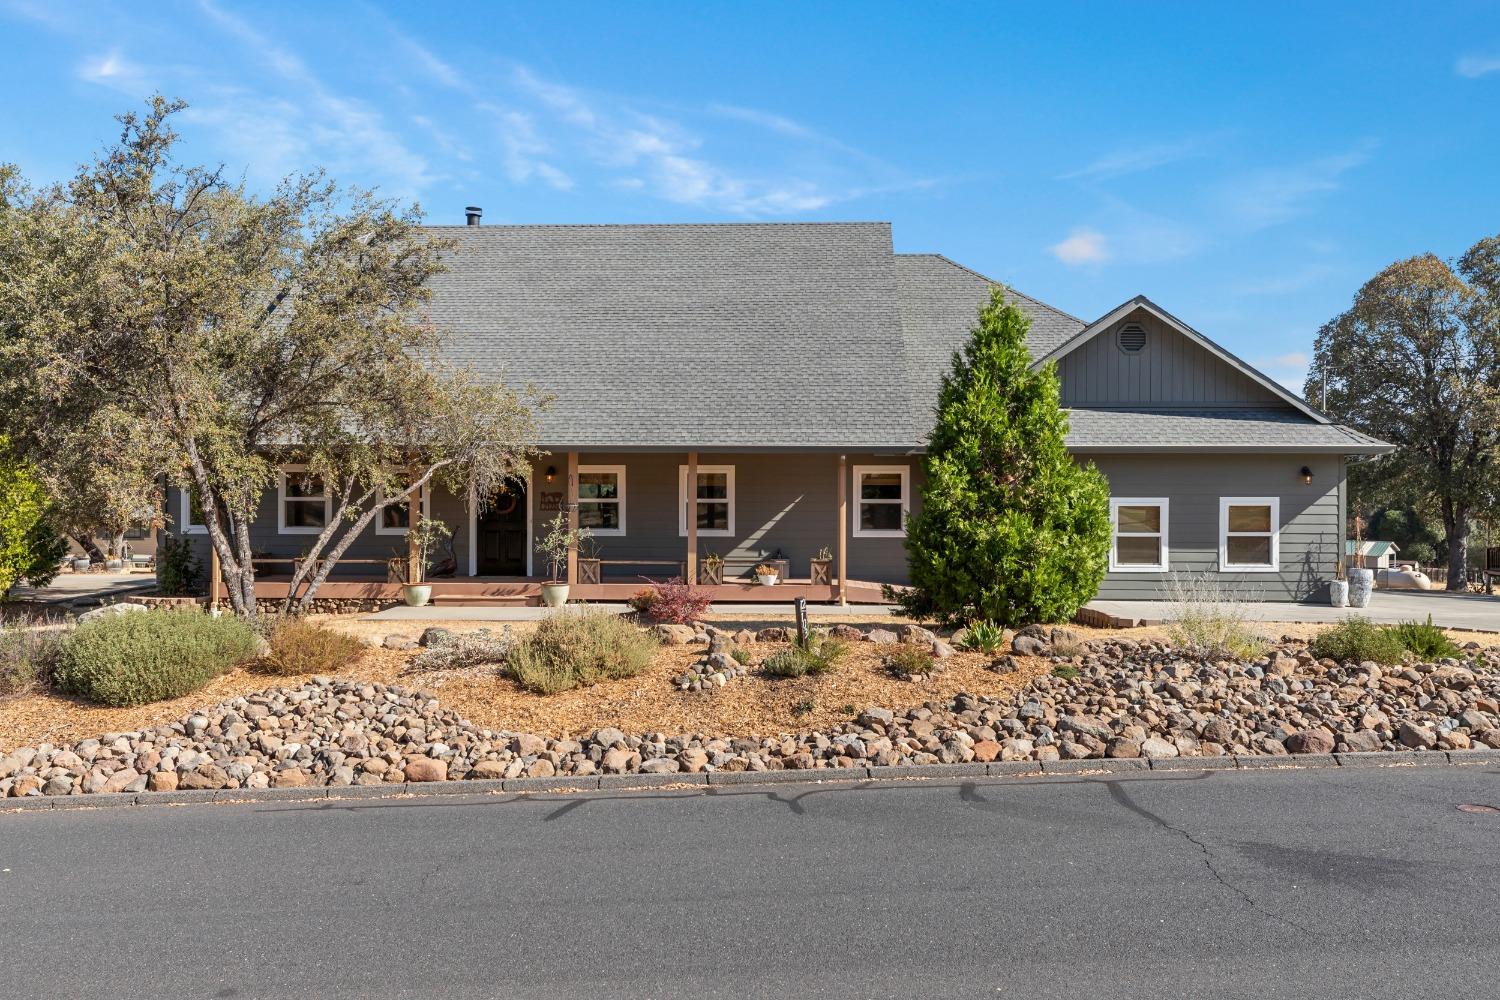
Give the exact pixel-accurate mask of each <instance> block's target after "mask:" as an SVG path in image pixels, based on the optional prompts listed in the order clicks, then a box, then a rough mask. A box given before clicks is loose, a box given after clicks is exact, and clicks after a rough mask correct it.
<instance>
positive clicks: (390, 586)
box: [255, 576, 885, 607]
mask: <svg viewBox="0 0 1500 1000" xmlns="http://www.w3.org/2000/svg"><path fill="white" fill-rule="evenodd" d="M290 579H291V578H290V577H287V576H282V577H258V578H257V579H256V581H255V596H256V597H258V598H265V599H268V600H270V599H277V598H281V597H284V596H286V588H287V584H288V583H289V582H290ZM427 582H428V583H429V584H430V585H431V586H432V603H433V604H434V605H437V606H440V607H442V606H448V607H539V606H541V604H542V584H543V583H546V582H547V579H546V577H540V576H537V577H458V578H454V579H443V580H428V581H427ZM401 586H402V585H401V584H399V583H390V582H387V581H385V580H359V579H350V578H337V579H330V580H328V581H326V582H325V583H324V584H323V585H322V586H321V587H319V588H318V597H320V598H327V599H329V600H360V601H376V602H389V603H391V604H399V603H401V601H402V593H401ZM646 586H647V582H646V581H645V580H644V579H638V580H635V581H626V580H605V581H604V582H602V583H582V584H573V585H572V587H571V589H570V590H569V593H568V597H569V600H573V601H584V602H589V603H597V604H603V603H621V602H624V601H628V600H630V598H631V597H633V596H634V595H635V594H636V592H637V591H639V590H641V589H642V588H644V587H646ZM694 589H695V590H697V591H699V592H700V593H706V594H708V595H709V597H710V599H712V600H713V601H714V603H716V604H736V603H748V604H791V603H792V602H794V601H796V599H797V598H799V597H802V598H806V599H807V600H808V601H809V602H813V603H838V602H839V588H838V585H837V582H836V581H835V582H834V583H832V584H814V583H811V582H809V581H807V580H782V581H781V582H779V583H777V584H776V585H775V586H771V587H764V586H761V585H760V584H758V583H749V582H745V583H741V582H738V581H727V582H725V583H722V584H717V585H711V586H700V587H695V588H694ZM884 601H885V599H884V598H883V597H882V596H881V585H880V584H878V583H871V582H868V581H858V580H850V581H848V583H847V585H846V586H845V588H844V602H845V603H849V604H882V603H884Z"/></svg>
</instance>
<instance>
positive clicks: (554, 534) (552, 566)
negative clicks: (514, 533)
mask: <svg viewBox="0 0 1500 1000" xmlns="http://www.w3.org/2000/svg"><path fill="white" fill-rule="evenodd" d="M588 537H589V530H588V529H587V528H569V527H568V514H567V511H561V510H560V511H558V512H557V516H556V517H554V518H553V519H552V520H550V521H548V522H547V533H546V534H545V535H543V536H542V537H541V540H540V541H538V542H537V543H536V550H537V551H538V552H540V553H541V554H542V558H544V559H546V560H547V575H548V579H547V582H546V583H544V584H542V603H543V604H545V605H547V607H549V608H560V607H562V606H563V605H564V604H567V603H568V582H567V581H566V580H564V579H563V578H562V574H563V572H564V571H565V569H566V568H567V565H568V550H569V549H571V548H573V547H574V546H576V545H577V544H578V543H579V542H581V541H583V540H584V539H586V538H588Z"/></svg>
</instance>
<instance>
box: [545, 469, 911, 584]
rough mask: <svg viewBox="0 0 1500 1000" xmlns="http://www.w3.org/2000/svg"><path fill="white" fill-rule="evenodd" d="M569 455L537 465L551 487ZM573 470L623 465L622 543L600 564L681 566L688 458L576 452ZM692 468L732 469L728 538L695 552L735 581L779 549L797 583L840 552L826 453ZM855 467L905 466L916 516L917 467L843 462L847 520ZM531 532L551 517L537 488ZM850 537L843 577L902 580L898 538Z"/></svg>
mask: <svg viewBox="0 0 1500 1000" xmlns="http://www.w3.org/2000/svg"><path fill="white" fill-rule="evenodd" d="M566 464H567V457H566V455H563V454H554V455H552V456H549V457H548V458H546V459H544V460H543V461H542V462H540V463H538V466H539V469H542V470H545V468H546V467H547V466H548V465H553V466H555V467H556V468H557V469H558V471H559V473H560V474H559V476H558V484H557V485H556V486H555V487H551V488H553V489H555V490H563V489H565V488H566V487H565V484H564V483H563V482H562V476H561V473H562V470H563V469H564V468H565V467H566ZM578 464H579V465H580V466H592V465H623V466H625V470H626V471H625V529H626V534H625V535H624V536H623V537H610V536H602V537H599V538H597V539H595V542H596V547H597V549H598V556H599V558H601V559H606V560H610V559H631V558H636V559H665V560H674V561H677V560H682V559H685V558H686V554H687V538H685V537H684V536H682V535H679V534H678V518H677V504H678V494H677V485H678V483H677V477H678V467H679V466H682V465H686V464H687V455H686V454H661V453H639V454H608V453H587V452H586V453H582V454H580V455H579V458H578ZM698 464H699V466H710V465H732V466H734V470H735V524H734V528H735V531H734V535H733V537H722V536H700V537H699V539H698V552H699V554H700V556H701V555H703V554H706V553H708V552H715V553H718V554H719V555H721V556H723V557H725V559H727V560H729V563H730V565H729V567H728V571H729V573H731V574H734V575H738V574H741V573H743V572H744V570H746V569H748V568H749V567H750V565H751V564H753V562H754V561H755V560H758V559H764V558H769V557H770V556H771V554H772V553H773V552H775V551H776V550H777V549H780V550H781V551H782V552H783V553H784V554H785V555H786V557H787V558H788V559H789V560H790V561H791V575H792V576H793V577H796V578H799V579H801V578H805V577H806V576H807V575H808V573H809V565H808V564H809V562H810V560H811V559H812V557H813V555H814V554H815V553H816V552H817V551H818V549H820V548H822V547H823V546H827V547H828V549H829V550H830V551H832V552H835V553H836V552H837V550H838V535H837V532H838V457H837V456H836V455H830V454H790V453H788V454H772V455H755V454H742V453H735V454H715V453H713V452H701V453H699V455H698ZM856 465H882V466H905V467H907V468H909V469H910V470H911V493H912V497H911V500H912V505H913V509H915V505H916V491H917V488H918V481H919V476H920V468H919V465H918V463H917V462H915V461H914V460H912V459H911V458H908V457H894V458H893V457H878V456H874V455H852V454H851V455H849V456H848V459H847V469H846V472H845V475H847V476H849V477H850V482H849V485H848V490H849V494H848V495H849V505H850V511H851V515H850V516H851V518H852V517H853V516H854V515H853V511H854V509H855V496H854V486H853V479H852V477H853V469H854V467H855V466H856ZM534 494H535V495H534V499H533V501H532V502H533V509H532V517H533V524H534V525H535V530H534V534H536V535H538V536H540V534H541V533H542V531H543V522H545V521H546V520H547V519H548V518H549V517H552V516H554V512H551V511H545V512H544V511H543V510H542V509H541V491H540V489H539V490H537V491H534ZM845 531H846V535H847V536H848V546H849V548H848V554H849V555H848V558H849V577H850V579H853V580H869V581H874V582H879V583H904V582H905V581H906V578H907V577H906V552H905V549H904V548H903V546H902V540H901V539H899V538H855V537H853V536H852V532H850V531H849V529H848V528H847V527H846V529H845ZM604 569H605V572H606V574H608V575H610V576H614V577H617V578H618V577H622V576H625V575H627V574H631V575H640V576H651V577H665V576H667V575H669V574H671V573H673V572H675V571H674V570H673V569H672V567H669V566H645V565H643V566H606V567H604Z"/></svg>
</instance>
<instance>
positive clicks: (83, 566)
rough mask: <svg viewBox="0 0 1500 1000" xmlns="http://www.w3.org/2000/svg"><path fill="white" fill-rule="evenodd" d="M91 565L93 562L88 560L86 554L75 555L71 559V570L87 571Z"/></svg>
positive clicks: (77, 571) (76, 571)
mask: <svg viewBox="0 0 1500 1000" xmlns="http://www.w3.org/2000/svg"><path fill="white" fill-rule="evenodd" d="M92 565H93V563H92V562H91V561H90V560H89V557H88V556H76V557H74V559H73V572H75V573H87V572H88V571H89V567H90V566H92Z"/></svg>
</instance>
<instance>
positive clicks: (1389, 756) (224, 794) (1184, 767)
mask: <svg viewBox="0 0 1500 1000" xmlns="http://www.w3.org/2000/svg"><path fill="white" fill-rule="evenodd" d="M1486 764H1488V765H1493V766H1497V767H1500V750H1429V751H1421V752H1419V751H1415V750H1413V751H1405V752H1403V751H1393V750H1376V751H1372V752H1370V753H1332V754H1302V755H1298V756H1287V757H1276V756H1267V755H1233V756H1222V757H1169V758H1162V759H1147V758H1144V757H1127V758H1097V759H1090V760H1044V761H1032V760H1011V761H992V762H991V763H988V764H982V763H977V762H973V763H968V764H916V765H901V766H895V767H880V766H869V767H845V768H837V769H828V770H819V771H799V770H783V771H708V772H698V773H689V774H603V775H599V774H594V775H587V776H582V777H556V778H504V779H498V778H497V779H474V780H469V781H431V782H408V783H404V784H388V785H347V786H316V787H307V788H222V789H217V790H205V791H181V792H120V793H107V792H106V793H101V794H94V795H30V796H24V797H21V798H10V799H3V800H0V814H4V813H13V812H39V811H46V810H51V809H110V808H121V807H126V806H181V805H205V804H222V805H232V804H236V803H239V804H250V805H253V804H255V803H257V802H293V803H297V802H322V801H329V802H335V801H341V800H351V799H393V798H400V799H418V798H429V797H433V796H443V795H494V794H497V793H504V792H510V793H515V794H528V793H541V792H593V791H632V790H646V789H660V788H673V789H676V788H682V789H684V790H689V791H691V790H693V789H695V788H702V787H708V788H715V787H720V788H722V787H724V786H727V785H734V786H751V787H753V786H756V785H782V784H792V783H798V784H807V785H826V784H853V783H858V782H871V781H876V782H889V781H931V780H941V779H944V778H981V777H982V778H1026V777H1052V776H1058V775H1086V776H1087V775H1111V774H1138V773H1141V772H1147V773H1150V772H1154V771H1234V770H1244V771H1260V770H1271V769H1274V770H1286V771H1302V770H1319V769H1323V768H1339V767H1353V768H1372V767H1421V766H1428V767H1433V766H1436V767H1442V766H1454V767H1472V766H1475V765H1480V766H1483V765H1486Z"/></svg>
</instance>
